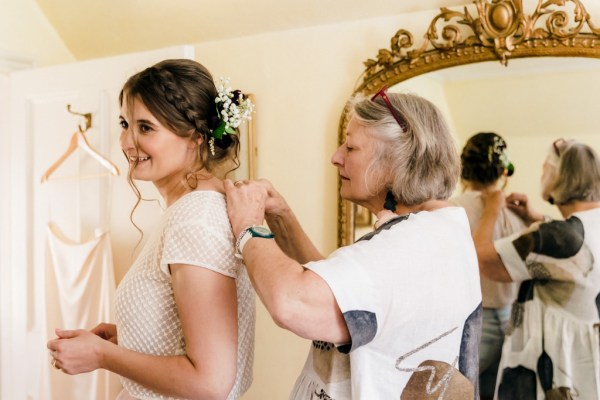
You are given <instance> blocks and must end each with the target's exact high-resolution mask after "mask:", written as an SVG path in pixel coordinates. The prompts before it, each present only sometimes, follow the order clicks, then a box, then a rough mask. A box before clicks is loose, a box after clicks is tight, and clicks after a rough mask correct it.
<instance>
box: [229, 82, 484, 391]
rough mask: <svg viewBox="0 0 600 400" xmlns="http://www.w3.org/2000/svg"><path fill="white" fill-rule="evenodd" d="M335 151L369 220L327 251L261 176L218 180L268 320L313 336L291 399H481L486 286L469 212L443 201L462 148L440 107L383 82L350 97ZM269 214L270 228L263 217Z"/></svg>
mask: <svg viewBox="0 0 600 400" xmlns="http://www.w3.org/2000/svg"><path fill="white" fill-rule="evenodd" d="M349 106H350V108H351V115H352V118H351V120H350V122H349V124H348V129H347V137H346V142H345V143H344V144H342V145H341V146H340V147H339V148H338V149H337V151H336V152H335V154H334V155H333V157H332V162H333V164H334V165H335V166H336V167H337V168H338V170H339V173H340V177H341V180H342V185H341V195H342V197H343V198H345V199H348V200H350V201H352V202H354V203H357V204H360V205H362V206H364V207H366V208H368V209H369V210H370V211H371V212H372V213H374V214H376V216H377V218H378V221H377V223H376V224H375V230H374V231H373V232H372V233H369V234H367V235H366V236H364V237H362V238H361V239H360V240H358V241H357V242H356V243H355V244H353V245H351V246H347V247H344V248H341V249H338V250H337V251H336V252H334V253H333V254H331V255H330V256H329V257H327V258H326V259H324V258H323V256H322V255H321V254H320V253H319V251H318V250H317V249H316V248H315V247H314V246H313V244H312V243H311V242H310V240H309V239H308V237H307V236H306V234H305V233H304V231H303V230H302V228H301V227H300V224H299V222H298V220H297V219H296V217H295V216H294V214H293V213H292V211H291V210H290V209H289V207H288V205H287V204H286V202H285V200H284V199H283V198H282V197H281V196H280V195H279V194H278V193H277V192H276V191H275V190H274V189H273V187H272V186H271V185H270V184H269V183H268V182H265V181H262V182H236V183H235V185H234V184H232V183H231V182H228V183H226V189H227V201H228V213H229V218H230V221H231V224H232V227H233V231H234V233H235V234H236V235H237V237H238V241H237V244H238V249H239V253H240V256H243V259H244V261H245V264H246V266H247V269H248V272H249V274H250V277H251V280H252V282H253V284H254V286H255V288H256V291H257V293H258V295H259V296H260V298H261V300H262V302H263V303H264V304H265V306H266V308H267V310H268V311H269V312H270V314H271V316H272V317H273V319H274V320H275V322H276V323H277V324H278V325H279V326H281V327H283V328H285V329H288V330H290V331H292V332H294V333H295V334H297V335H299V336H302V337H304V338H308V339H311V340H313V344H312V347H311V351H310V354H309V357H308V360H307V362H306V365H305V368H304V370H303V371H302V373H301V375H300V377H299V378H298V380H297V382H296V386H295V388H294V389H293V392H292V395H291V398H292V399H309V398H320V399H332V398H335V399H393V398H395V399H398V398H402V399H404V398H410V399H416V398H419V399H426V398H439V397H440V396H442V395H443V396H444V398H456V399H467V398H475V397H476V396H477V373H478V368H477V360H478V345H479V330H480V328H481V291H480V285H479V275H478V272H477V260H476V254H475V249H474V246H473V242H472V239H471V235H470V230H469V222H468V220H467V217H466V215H465V212H464V210H463V209H462V208H459V207H452V206H450V204H449V203H448V202H447V201H446V200H447V198H448V197H449V196H450V194H451V193H452V192H453V190H454V187H455V184H456V182H457V180H458V174H459V171H460V165H459V158H458V154H457V151H456V149H455V146H454V143H453V140H452V137H451V135H450V133H449V132H448V127H447V125H446V123H445V121H444V119H443V117H442V115H441V114H440V112H439V110H438V109H437V108H436V107H435V106H434V105H433V104H431V103H430V102H428V101H427V100H425V99H423V98H420V97H418V96H414V95H408V94H387V93H386V92H385V90H382V91H380V92H379V93H378V94H377V95H376V96H374V97H373V98H372V99H366V98H364V97H357V98H354V99H352V100H351V101H350V104H349ZM265 215H266V220H267V223H268V225H269V227H270V228H271V229H272V230H273V232H274V234H275V240H271V238H272V237H273V235H272V234H271V233H270V232H269V230H267V229H266V228H264V227H260V226H257V225H260V224H261V223H262V222H263V219H264V217H265Z"/></svg>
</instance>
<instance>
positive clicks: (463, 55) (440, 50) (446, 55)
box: [338, 0, 600, 246]
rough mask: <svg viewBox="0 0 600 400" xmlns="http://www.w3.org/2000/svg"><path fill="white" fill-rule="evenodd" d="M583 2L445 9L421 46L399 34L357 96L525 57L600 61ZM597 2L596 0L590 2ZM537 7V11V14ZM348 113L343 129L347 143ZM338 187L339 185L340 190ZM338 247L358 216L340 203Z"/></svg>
mask: <svg viewBox="0 0 600 400" xmlns="http://www.w3.org/2000/svg"><path fill="white" fill-rule="evenodd" d="M583 1H584V0H538V1H537V4H536V3H535V1H534V0H533V1H532V0H530V1H528V3H531V6H530V9H531V11H530V12H526V11H525V10H524V8H523V0H474V1H473V3H472V4H469V5H466V6H464V7H463V8H462V10H460V9H459V10H451V9H449V8H441V9H440V12H439V13H438V14H437V15H435V17H434V18H433V19H432V20H431V22H430V23H429V26H428V28H427V30H426V32H425V34H424V35H423V36H422V38H423V40H422V42H421V41H420V42H418V43H415V40H414V36H413V34H412V33H411V32H409V31H407V30H405V29H400V30H398V31H397V32H396V34H395V35H394V36H393V37H392V38H391V45H390V48H389V49H380V50H379V51H378V53H377V56H376V57H375V58H372V59H368V60H367V61H365V62H364V65H365V71H364V72H363V74H362V77H361V78H362V80H361V81H360V83H359V85H358V87H357V88H356V89H355V93H359V92H360V93H364V94H366V95H369V94H373V93H376V92H377V91H378V90H379V89H380V88H381V87H382V86H383V85H388V86H393V85H395V84H397V83H399V82H402V81H404V80H407V79H410V78H412V77H415V76H418V75H421V74H424V73H427V72H431V71H436V70H439V69H443V68H448V67H454V66H458V65H464V64H470V63H476V62H483V61H493V60H498V61H500V63H502V64H503V65H507V64H508V60H509V59H511V58H522V57H544V56H555V57H556V56H558V57H593V58H600V29H599V28H597V27H596V26H595V25H594V24H593V23H592V22H591V17H590V15H589V13H588V12H587V11H586V9H585V7H584V6H583ZM591 1H598V0H591ZM526 3H527V2H526ZM534 7H535V9H534ZM347 123H348V115H347V110H344V111H343V113H342V116H341V119H340V125H339V135H338V136H339V143H340V144H341V143H343V142H344V140H345V131H346V125H347ZM339 185H340V182H338V189H339ZM338 199H339V200H338V244H339V245H340V246H341V245H346V244H349V243H351V242H352V241H353V239H354V217H355V216H354V211H353V207H352V206H351V205H349V204H348V202H347V201H344V200H342V199H341V198H338Z"/></svg>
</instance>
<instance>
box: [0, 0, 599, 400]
mask: <svg viewBox="0 0 600 400" xmlns="http://www.w3.org/2000/svg"><path fill="white" fill-rule="evenodd" d="M433 13H434V12H433ZM433 13H417V14H410V15H402V16H390V17H386V18H377V19H371V20H361V21H354V22H349V23H340V24H333V25H326V26H319V27H314V28H307V29H298V30H290V31H282V32H273V33H267V34H261V35H256V36H251V37H244V38H238V39H231V40H223V41H216V42H209V43H197V44H195V47H196V58H197V60H198V61H200V62H201V63H203V64H205V65H206V66H207V67H208V68H209V69H210V70H211V71H212V72H213V74H214V75H215V77H216V78H218V77H219V76H224V77H230V78H231V81H232V84H233V86H235V87H236V88H240V89H243V90H244V91H247V92H250V93H253V94H254V95H255V98H256V103H257V108H256V115H255V128H256V132H257V141H258V177H265V178H268V179H270V180H271V181H273V182H274V184H275V186H276V187H277V188H278V189H279V191H280V192H281V193H282V194H283V195H284V196H285V197H286V198H288V200H289V202H290V204H291V206H292V207H293V208H294V210H295V211H296V213H297V215H298V217H299V219H300V221H301V222H302V223H303V225H304V227H305V229H306V230H307V232H308V234H309V235H310V236H311V237H312V238H313V239H314V241H315V244H316V245H317V246H318V248H319V249H321V250H322V251H323V252H324V253H329V252H331V251H332V250H333V249H334V248H335V246H336V228H337V225H336V223H337V222H336V217H337V215H336V213H337V208H336V203H337V193H336V184H337V171H336V170H335V168H334V167H332V166H331V164H330V162H329V158H330V156H331V154H332V153H333V151H334V150H335V148H336V146H337V135H338V132H337V126H338V121H339V116H340V113H341V110H342V108H343V105H344V102H345V100H346V99H347V97H348V96H349V95H350V93H351V92H352V90H353V87H354V86H355V84H356V83H357V79H358V77H359V75H360V74H361V72H362V70H363V64H362V63H363V61H365V60H366V59H368V58H372V57H374V56H375V55H376V54H377V50H378V49H379V48H387V47H388V46H389V38H390V37H391V36H392V35H393V34H394V33H395V32H396V30H397V29H398V28H399V27H403V28H405V29H407V30H409V31H411V32H417V33H418V32H421V31H422V30H423V29H424V27H425V26H426V24H427V23H428V22H429V21H430V19H431V17H432V15H433ZM15 20H21V21H24V23H23V24H15V23H13V21H15ZM0 50H1V51H5V52H10V53H14V54H20V55H24V56H27V57H31V58H34V59H36V60H38V64H39V65H51V64H59V63H64V62H69V61H72V56H71V55H70V53H69V52H68V50H67V49H66V48H65V46H64V45H63V44H62V42H61V41H60V39H59V38H58V37H57V36H56V34H55V33H54V31H53V30H52V28H51V27H50V26H49V25H48V22H47V20H46V19H45V18H44V16H43V15H42V14H41V13H40V12H39V9H38V7H37V5H36V3H35V2H34V1H33V0H12V1H11V0H0ZM0 55H1V53H0ZM599 62H600V61H599ZM561 77H562V75H561ZM515 79H516V78H515ZM554 79H556V77H555V78H554ZM581 79H584V77H581ZM552 82H553V80H552V79H550V80H545V81H540V82H539V86H538V87H539V88H540V90H542V89H544V88H548V87H549V86H550V85H551V84H552ZM585 82H586V84H587V83H589V81H588V80H586V81H585ZM595 82H600V79H596V81H595ZM580 83H581V82H580ZM482 84H483V83H482V82H478V83H477V84H473V85H472V86H468V85H466V86H461V87H458V86H456V85H454V86H453V84H447V85H445V87H444V90H445V96H446V99H447V104H446V103H445V104H444V105H440V107H441V108H442V110H443V111H444V112H445V113H447V114H448V116H449V119H450V122H451V125H452V126H453V127H454V129H455V131H456V132H457V135H456V136H457V138H458V141H459V142H460V144H461V145H462V142H463V141H464V139H465V138H466V137H468V136H469V135H470V134H471V133H474V132H475V131H477V130H482V129H494V130H496V131H497V132H498V133H500V134H502V135H504V136H505V137H506V138H507V140H508V142H509V148H510V152H511V155H514V158H515V164H516V166H517V176H519V175H520V174H521V171H532V172H531V174H532V175H531V176H533V175H535V176H539V173H538V171H539V168H540V164H541V158H542V157H543V151H545V147H543V146H542V144H544V145H545V144H547V143H549V141H550V139H549V136H548V135H550V136H552V137H555V136H557V135H558V136H565V137H572V136H577V135H580V138H581V139H582V140H585V139H590V140H595V143H596V149H598V139H597V136H594V135H596V133H595V130H594V131H589V132H583V131H581V132H577V133H576V132H574V131H573V130H572V129H570V128H572V127H573V126H575V125H574V124H575V123H572V124H569V125H566V126H563V127H562V128H561V130H558V131H557V130H556V129H553V128H556V124H557V123H558V122H560V120H561V116H562V115H563V112H562V111H561V110H562V109H561V107H562V105H564V104H565V103H568V102H569V101H570V99H572V98H574V97H578V98H579V97H581V96H582V94H584V93H589V98H588V100H587V101H588V102H590V103H591V100H592V98H591V96H592V94H593V93H598V89H600V88H596V87H594V88H587V87H586V86H584V87H581V85H580V86H577V88H578V89H576V88H575V86H572V85H571V86H572V87H571V88H570V89H569V88H567V87H565V88H562V89H561V91H556V92H551V93H544V94H543V96H540V95H539V94H536V93H535V92H532V91H529V92H528V91H525V92H523V93H522V92H519V93H518V94H517V93H516V92H513V91H503V92H500V91H499V89H498V88H495V87H494V85H497V86H499V87H503V86H504V87H507V85H511V86H510V87H511V88H513V87H519V85H520V83H519V82H518V81H516V80H514V81H512V82H510V83H508V82H495V81H490V82H487V83H485V85H487V86H486V89H482V86H481V85H482ZM430 89H431V90H432V93H435V96H438V98H439V99H441V98H442V97H441V94H440V88H439V83H435V84H431V86H430ZM418 90H419V89H417V88H412V89H411V91H414V92H417V93H418ZM423 90H425V89H423ZM565 90H567V92H564V91H565ZM486 93H487V95H486ZM499 93H500V94H499ZM484 95H485V96H487V97H482V96H484ZM515 98H517V99H519V101H522V102H523V103H522V107H521V110H520V113H519V114H516V115H515V114H511V113H505V112H504V111H503V109H504V108H503V107H504V106H505V105H508V104H511V103H514V102H515ZM541 98H542V99H544V100H549V99H551V100H552V101H547V102H541V101H540V99H541ZM440 101H441V100H440ZM455 105H458V106H459V107H462V108H463V110H462V111H461V112H459V111H458V110H455V109H454V106H455ZM496 107H497V108H496ZM548 108H550V109H554V110H556V112H554V113H551V114H550V116H548V114H538V113H536V114H535V117H531V115H533V114H530V113H531V112H533V110H538V111H547V109H548ZM484 111H485V112H484ZM542 115H545V116H542ZM596 115H600V113H596V114H595V115H594V117H595V116H596ZM588 117H590V115H589V114H584V115H578V117H576V118H575V120H574V121H578V120H579V119H580V118H588ZM492 121H493V122H492ZM507 121H511V122H512V124H513V125H511V127H508V126H506V125H496V122H498V123H506V122H507ZM514 126H516V127H520V128H521V129H520V131H519V132H517V131H516V130H515V129H513V128H512V127H514ZM596 126H599V125H598V124H597V123H596ZM532 127H535V128H537V130H536V131H535V132H534V131H533V129H532ZM513 132H514V133H513ZM536 179H537V178H536ZM532 180H533V178H530V179H529V180H526V181H524V182H523V183H522V184H520V185H521V186H518V188H519V189H524V190H527V191H531V194H532V196H535V195H536V194H537V191H536V190H535V189H534V188H536V187H537V186H535V185H536V183H533V181H532ZM515 182H516V177H515ZM536 182H537V181H536ZM515 186H516V185H515ZM516 188H517V187H515V189H516ZM258 311H259V312H258V321H257V343H256V358H255V379H254V384H253V386H252V388H251V389H250V391H249V392H248V393H247V394H246V395H245V396H244V399H245V400H251V399H263V398H268V399H284V398H287V396H288V394H289V391H290V389H291V387H292V385H293V383H294V380H295V378H296V376H297V375H298V373H299V372H300V369H301V368H302V365H303V363H304V360H305V357H306V354H307V352H308V347H309V342H308V341H305V340H302V339H299V338H297V337H295V336H294V335H292V334H291V333H288V332H286V331H283V330H281V329H279V328H277V327H275V325H274V324H273V322H272V321H271V320H270V318H269V316H268V315H267V314H266V312H265V311H264V309H263V308H262V307H261V306H259V310H258Z"/></svg>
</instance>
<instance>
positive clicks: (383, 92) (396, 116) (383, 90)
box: [371, 86, 406, 132]
mask: <svg viewBox="0 0 600 400" xmlns="http://www.w3.org/2000/svg"><path fill="white" fill-rule="evenodd" d="M387 89H388V87H387V86H384V87H382V88H381V90H379V92H377V93H375V95H373V97H371V101H375V99H377V97H379V96H381V98H382V99H383V102H384V103H385V105H386V106H387V108H388V109H389V110H390V112H391V113H392V116H393V117H394V119H395V120H396V122H397V123H398V125H400V128H402V132H406V122H405V121H404V119H403V118H402V116H401V115H400V113H399V112H398V110H396V109H395V108H394V106H393V105H392V103H391V102H390V99H389V98H388V96H387V93H386V91H387Z"/></svg>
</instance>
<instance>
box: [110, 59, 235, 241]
mask: <svg viewBox="0 0 600 400" xmlns="http://www.w3.org/2000/svg"><path fill="white" fill-rule="evenodd" d="M217 95H218V93H217V88H216V87H215V83H214V81H213V78H212V76H211V74H210V72H208V70H207V69H206V68H205V67H204V66H202V65H201V64H199V63H198V62H196V61H193V60H187V59H179V60H165V61H162V62H159V63H158V64H155V65H154V66H152V67H149V68H146V69H145V70H143V71H142V72H139V73H137V74H135V75H133V76H132V77H131V78H129V79H128V80H127V82H126V83H125V85H124V86H123V89H122V90H121V93H120V95H119V103H120V104H121V105H122V104H123V101H126V102H127V105H128V109H129V110H133V102H134V101H141V102H142V103H143V104H144V106H145V107H146V108H147V109H148V111H150V113H152V115H153V116H154V117H156V119H158V120H159V121H160V123H161V124H162V125H164V126H165V127H167V128H169V130H171V131H172V132H173V133H175V134H176V135H177V136H179V137H182V138H189V139H190V140H191V141H193V142H194V143H198V138H200V137H202V139H203V140H202V141H201V143H200V144H199V145H198V148H197V151H196V152H195V162H194V163H193V166H191V168H190V170H189V171H186V173H185V178H184V179H185V181H184V183H185V184H186V185H187V186H189V187H190V188H191V189H195V188H196V187H197V185H198V179H200V178H199V174H198V172H199V171H201V170H203V169H204V170H206V171H208V172H210V173H214V172H215V170H216V169H217V168H218V167H221V166H222V165H224V164H225V163H226V162H228V161H229V162H230V164H227V168H226V170H229V171H231V170H233V169H235V168H237V167H238V166H239V160H238V154H239V137H238V135H224V136H223V137H222V138H220V139H216V138H212V135H211V133H212V131H213V130H214V129H215V128H216V127H217V126H218V125H219V122H220V121H219V115H218V113H217V108H216V104H215V98H216V97H217ZM211 139H213V143H214V146H213V149H210V147H209V141H210V140H211ZM135 141H136V139H135V136H134V142H135ZM209 150H210V151H209ZM134 168H135V164H134V165H133V166H132V167H131V168H130V169H129V176H128V181H129V185H130V186H131V188H132V189H133V191H134V193H135V195H136V197H137V202H136V204H135V205H134V207H133V209H132V211H131V214H130V219H131V221H132V223H133V224H134V226H135V227H136V228H138V227H137V225H136V224H135V222H133V214H134V212H135V210H136V208H137V206H138V205H139V204H140V202H141V200H142V195H141V193H140V190H139V188H138V187H137V186H136V184H135V182H134V181H133V178H132V172H133V169H134ZM221 172H223V171H221ZM138 230H139V228H138ZM140 232H141V231H140ZM140 240H141V239H140Z"/></svg>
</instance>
